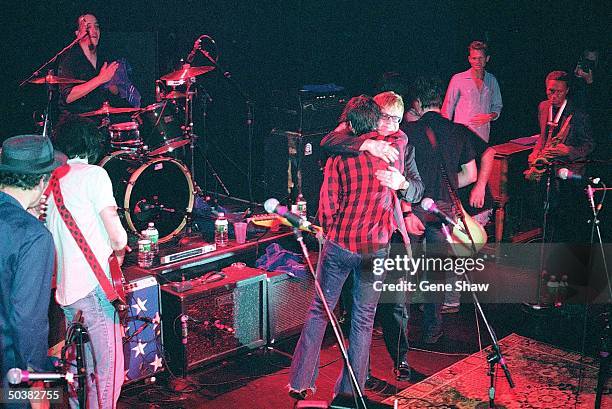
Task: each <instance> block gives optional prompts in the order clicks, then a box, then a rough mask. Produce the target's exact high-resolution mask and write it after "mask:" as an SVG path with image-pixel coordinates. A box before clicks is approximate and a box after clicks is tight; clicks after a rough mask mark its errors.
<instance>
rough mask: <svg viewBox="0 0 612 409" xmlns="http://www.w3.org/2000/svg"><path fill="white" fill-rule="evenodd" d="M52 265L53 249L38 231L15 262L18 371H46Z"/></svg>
mask: <svg viewBox="0 0 612 409" xmlns="http://www.w3.org/2000/svg"><path fill="white" fill-rule="evenodd" d="M22 234H24V232H22ZM54 261H55V247H54V244H53V239H52V238H51V234H50V233H49V232H48V231H47V230H46V229H40V230H39V231H38V232H37V233H36V234H34V235H32V236H31V237H29V238H28V239H27V242H25V243H24V245H23V247H22V248H21V250H20V252H19V257H18V259H17V260H16V261H15V263H16V264H15V279H14V281H13V285H12V287H11V308H12V313H11V321H12V326H13V328H14V329H15V342H16V345H15V346H16V349H17V351H18V353H19V355H20V357H21V358H22V359H23V363H24V365H25V368H21V369H27V368H30V369H34V370H38V371H40V370H46V369H47V368H46V366H47V348H48V345H47V341H48V336H49V318H48V310H49V300H50V298H51V276H52V275H53V265H54Z"/></svg>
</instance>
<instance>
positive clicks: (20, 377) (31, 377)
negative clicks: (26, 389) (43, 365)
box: [6, 368, 74, 385]
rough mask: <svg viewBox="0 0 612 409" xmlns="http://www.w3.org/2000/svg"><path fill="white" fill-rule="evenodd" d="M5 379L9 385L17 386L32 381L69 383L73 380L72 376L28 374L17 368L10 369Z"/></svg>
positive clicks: (50, 373)
mask: <svg viewBox="0 0 612 409" xmlns="http://www.w3.org/2000/svg"><path fill="white" fill-rule="evenodd" d="M6 379H7V380H8V383H10V384H11V385H19V384H20V383H22V382H33V381H59V380H62V379H66V381H67V382H68V383H71V382H72V381H73V379H74V374H73V373H71V372H68V373H65V374H63V373H53V372H29V371H26V370H23V369H19V368H12V369H9V371H8V372H7V373H6Z"/></svg>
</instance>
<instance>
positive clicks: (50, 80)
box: [28, 75, 85, 84]
mask: <svg viewBox="0 0 612 409" xmlns="http://www.w3.org/2000/svg"><path fill="white" fill-rule="evenodd" d="M28 82H29V83H31V84H81V83H83V82H85V81H83V80H77V79H76V78H66V77H58V76H57V75H46V76H44V77H38V78H32V79H31V80H30V81H28Z"/></svg>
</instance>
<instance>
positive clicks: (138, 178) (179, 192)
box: [100, 152, 194, 243]
mask: <svg viewBox="0 0 612 409" xmlns="http://www.w3.org/2000/svg"><path fill="white" fill-rule="evenodd" d="M147 159H148V158H147ZM100 166H102V167H104V168H105V169H106V170H107V172H108V174H109V176H110V178H111V180H112V182H113V192H114V193H115V200H116V201H117V205H118V206H121V207H123V208H124V209H125V211H124V212H123V213H124V217H123V222H124V225H125V227H126V228H127V229H129V230H131V231H132V232H134V233H136V234H139V233H140V232H141V231H142V230H145V229H146V228H147V225H148V223H149V222H153V223H155V227H156V228H157V230H158V231H159V242H160V243H165V242H167V241H169V240H171V239H173V238H174V237H176V236H177V235H178V234H179V233H180V232H181V230H182V229H183V228H184V227H185V224H186V223H187V214H188V213H190V212H191V210H192V208H193V200H194V197H193V191H194V190H193V182H192V181H191V176H190V173H189V170H188V169H187V167H186V166H185V165H184V164H183V163H181V162H180V161H178V160H176V159H172V158H164V157H159V158H154V159H149V160H145V159H143V158H142V157H139V156H135V155H133V154H130V153H129V152H115V153H113V154H111V155H109V156H107V157H105V158H104V159H102V161H101V162H100Z"/></svg>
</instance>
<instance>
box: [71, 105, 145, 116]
mask: <svg viewBox="0 0 612 409" xmlns="http://www.w3.org/2000/svg"><path fill="white" fill-rule="evenodd" d="M137 111H140V108H131V107H130V108H114V107H112V106H110V105H109V104H108V102H105V103H104V104H102V107H101V108H99V109H96V110H95V111H90V112H84V113H82V114H79V116H97V115H111V114H128V113H130V112H137Z"/></svg>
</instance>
